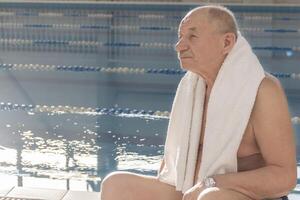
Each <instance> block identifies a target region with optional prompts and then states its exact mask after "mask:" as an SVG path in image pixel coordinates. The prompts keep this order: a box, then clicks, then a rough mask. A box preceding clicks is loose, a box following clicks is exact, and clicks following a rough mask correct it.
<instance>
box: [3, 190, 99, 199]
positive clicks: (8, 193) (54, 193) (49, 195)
mask: <svg viewBox="0 0 300 200" xmlns="http://www.w3.org/2000/svg"><path fill="white" fill-rule="evenodd" d="M0 196H1V197H13V198H18V199H20V200H22V198H23V199H39V200H100V193H99V192H82V191H70V190H56V189H42V188H29V187H12V188H7V189H0ZM1 197H0V199H6V198H1ZM13 198H12V200H13ZM7 199H9V198H7Z"/></svg>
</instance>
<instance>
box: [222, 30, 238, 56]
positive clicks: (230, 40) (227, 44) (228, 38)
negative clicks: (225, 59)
mask: <svg viewBox="0 0 300 200" xmlns="http://www.w3.org/2000/svg"><path fill="white" fill-rule="evenodd" d="M223 41H224V43H223V48H224V49H223V53H224V55H226V54H228V53H229V52H230V50H231V49H232V48H233V46H234V44H235V42H236V36H235V34H234V33H225V34H224V39H223Z"/></svg>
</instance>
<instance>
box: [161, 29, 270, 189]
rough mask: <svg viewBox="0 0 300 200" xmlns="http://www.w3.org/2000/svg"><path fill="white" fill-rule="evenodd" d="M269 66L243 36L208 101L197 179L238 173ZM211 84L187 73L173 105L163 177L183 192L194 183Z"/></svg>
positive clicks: (222, 69)
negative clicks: (240, 154)
mask: <svg viewBox="0 0 300 200" xmlns="http://www.w3.org/2000/svg"><path fill="white" fill-rule="evenodd" d="M264 77H265V73H264V70H263V68H262V66H261V64H260V63H259V61H258V59H257V57H256V56H255V55H254V53H253V52H252V49H251V47H250V45H249V44H248V42H247V41H246V40H245V38H244V37H243V36H242V35H240V34H239V36H238V39H237V42H236V43H235V45H234V47H233V49H232V50H231V51H230V53H229V54H228V55H227V57H226V59H225V61H224V63H223V64H222V66H221V68H220V70H219V72H218V75H217V78H216V80H215V82H214V85H213V88H212V90H211V94H210V97H209V101H208V108H207V116H206V127H205V134H204V141H203V152H202V160H201V164H200V169H199V170H200V171H199V174H198V180H197V182H200V181H202V180H203V179H204V178H205V177H208V176H212V175H216V174H225V173H229V172H237V151H238V148H239V146H240V143H241V140H242V137H243V134H244V131H245V129H246V126H247V124H248V121H249V118H250V114H251V111H252V108H253V105H254V102H255V98H256V94H257V90H258V87H259V85H260V83H261V81H262V79H263V78H264ZM205 90H206V85H205V81H204V79H203V78H202V77H201V76H198V75H197V74H195V73H192V72H187V73H186V74H185V76H184V77H183V78H182V79H181V81H180V83H179V85H178V88H177V91H176V95H175V98H174V101H173V105H172V111H171V115H170V120H169V126H168V132H167V139H166V143H165V152H164V154H165V155H164V159H165V166H164V168H163V169H162V171H161V172H160V174H159V175H158V178H159V180H160V181H162V182H165V183H168V184H171V185H174V186H176V190H180V191H182V192H183V193H184V192H186V191H187V190H188V189H189V188H191V187H192V186H193V182H194V176H195V168H196V161H197V156H198V146H199V142H200V133H201V122H202V114H203V104H204V98H205Z"/></svg>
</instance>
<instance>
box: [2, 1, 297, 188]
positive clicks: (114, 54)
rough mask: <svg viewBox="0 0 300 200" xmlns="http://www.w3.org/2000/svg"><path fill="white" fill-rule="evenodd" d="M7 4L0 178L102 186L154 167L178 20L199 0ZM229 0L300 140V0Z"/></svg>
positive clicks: (170, 88) (174, 70) (172, 78)
mask: <svg viewBox="0 0 300 200" xmlns="http://www.w3.org/2000/svg"><path fill="white" fill-rule="evenodd" d="M0 4H1V6H0V58H1V64H0V69H1V71H0V81H1V84H0V89H1V94H2V95H1V99H0V110H1V112H0V118H1V120H0V130H1V134H0V145H1V148H0V180H1V181H5V185H6V186H8V185H19V186H39V187H47V188H56V189H72V190H88V191H99V186H100V182H101V179H102V178H103V177H104V176H105V175H106V174H108V173H109V172H111V171H114V170H129V171H134V172H138V173H144V174H151V175H154V174H156V170H157V169H158V167H159V162H160V159H161V156H162V154H163V145H164V140H165V133H166V129H167V123H168V114H169V111H170V108H171V103H172V100H173V97H174V94H175V90H176V87H177V84H178V81H179V80H180V78H181V76H182V75H183V74H184V72H183V71H182V70H181V69H180V67H179V64H178V61H177V59H176V57H177V56H176V53H175V51H174V50H173V49H174V44H175V42H176V40H177V26H178V24H179V22H180V20H181V18H182V16H184V15H185V13H186V12H187V11H188V10H189V9H191V8H193V7H195V4H180V5H179V4H174V5H169V4H147V5H144V4H138V3H135V4H130V3H128V4H125V3H123V4H121V3H120V4H115V3H86V4H83V3H4V2H2V3H0ZM229 7H230V8H231V9H232V10H233V11H234V12H235V14H236V16H237V19H238V21H239V24H240V28H241V31H242V32H243V34H244V35H245V37H246V38H247V39H248V40H249V42H250V43H251V44H252V46H253V49H254V50H255V52H256V54H257V55H258V56H259V58H260V60H261V62H262V64H263V66H264V67H265V69H266V70H267V71H269V72H271V73H273V74H274V75H275V76H277V77H279V79H280V80H281V82H282V85H283V86H284V88H285V91H286V93H287V95H288V101H289V105H290V111H291V115H292V119H291V120H293V124H294V128H295V136H296V138H298V133H299V123H300V119H299V116H300V106H299V99H300V96H299V94H300V92H299V79H300V75H299V74H300V70H299V67H298V63H299V59H300V53H299V52H300V40H299V36H300V31H299V27H298V24H299V21H300V14H299V13H300V7H295V6H294V7H289V6H281V7H276V6H254V5H253V6H243V5H229ZM297 150H298V151H300V147H299V146H297ZM299 155H300V154H299V153H298V156H299ZM298 160H300V159H299V157H298ZM295 192H297V190H295Z"/></svg>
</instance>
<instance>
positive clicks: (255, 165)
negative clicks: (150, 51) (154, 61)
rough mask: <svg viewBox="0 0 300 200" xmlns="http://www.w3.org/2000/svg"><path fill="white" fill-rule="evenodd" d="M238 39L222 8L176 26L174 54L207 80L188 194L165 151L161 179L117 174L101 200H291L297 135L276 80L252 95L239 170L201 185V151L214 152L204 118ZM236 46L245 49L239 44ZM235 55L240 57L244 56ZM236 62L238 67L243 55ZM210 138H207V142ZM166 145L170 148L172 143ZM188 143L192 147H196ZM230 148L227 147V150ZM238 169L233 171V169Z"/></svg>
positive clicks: (201, 11)
mask: <svg viewBox="0 0 300 200" xmlns="http://www.w3.org/2000/svg"><path fill="white" fill-rule="evenodd" d="M239 37H242V36H241V35H239V33H238V30H237V25H236V20H235V17H234V15H233V14H232V12H231V11H229V10H228V9H226V8H225V7H222V6H204V7H198V8H195V9H193V10H192V11H190V12H189V13H188V14H187V15H186V16H185V17H184V19H183V20H182V21H181V23H180V26H179V38H178V40H179V41H178V43H177V44H176V51H177V52H178V56H179V59H180V63H181V66H182V68H184V69H186V70H188V71H190V72H192V73H194V74H196V75H198V76H199V77H202V78H203V80H204V81H205V90H204V91H205V94H204V101H203V108H201V109H203V113H202V114H203V117H202V118H201V128H200V131H199V132H200V133H199V134H200V136H201V137H199V145H198V147H197V149H196V151H195V152H197V157H196V159H195V165H194V168H193V167H192V168H191V169H194V171H193V170H192V171H193V173H192V174H193V180H192V185H191V187H188V188H187V189H183V188H184V186H182V185H184V184H182V183H179V179H180V178H179V177H181V174H180V173H179V174H178V172H180V170H179V168H176V167H175V165H180V164H182V163H177V162H179V161H178V157H176V159H177V160H175V161H174V162H172V160H171V158H168V156H169V154H166V152H168V151H170V150H169V149H167V148H166V149H165V155H164V159H163V161H162V165H161V168H160V170H159V173H158V174H159V175H158V177H152V176H144V175H138V174H133V173H128V172H115V173H112V174H110V175H109V176H107V177H106V178H105V179H104V181H103V183H102V188H101V200H140V199H142V200H182V199H183V200H252V199H286V197H285V195H287V194H288V193H289V191H290V190H292V189H293V188H294V187H295V184H296V180H297V175H296V155H295V154H296V150H295V142H294V135H293V130H292V125H291V120H290V115H289V111H288V104H287V101H286V97H285V94H284V91H283V89H282V87H281V85H280V83H279V81H278V80H277V79H276V78H274V77H272V76H271V75H269V74H267V73H266V74H265V76H264V77H263V78H262V79H261V81H259V84H258V86H257V91H256V92H257V93H255V96H254V100H255V102H254V103H253V107H251V109H250V114H251V115H250V114H249V118H248V119H247V122H246V125H245V129H242V130H244V131H243V133H242V137H241V140H240V142H239V146H238V150H237V152H236V154H235V155H234V156H235V157H236V161H237V163H236V164H237V169H236V171H234V167H233V168H232V167H231V168H230V167H227V166H222V165H220V166H217V168H216V170H215V171H216V172H217V173H215V174H214V173H210V174H209V173H208V174H206V175H209V176H206V175H205V177H204V178H201V179H199V177H201V176H200V175H199V173H200V171H201V167H202V165H201V160H202V158H203V157H202V156H204V154H202V152H203V147H204V146H205V145H206V147H207V148H208V145H209V144H206V143H205V142H204V136H205V135H206V134H207V135H209V134H212V133H210V132H207V131H209V130H205V129H206V128H208V127H207V126H206V119H207V118H206V117H207V116H206V115H207V112H208V110H209V109H211V108H209V106H208V105H210V104H209V101H210V95H211V94H212V91H213V90H214V86H215V85H214V84H215V83H216V80H217V79H218V76H223V75H222V73H223V74H224V72H223V71H224V69H222V70H223V71H222V72H221V70H220V69H221V68H222V66H223V65H226V63H227V65H228V62H229V61H228V59H231V58H229V56H228V55H229V54H230V53H231V51H233V48H234V46H235V45H237V44H236V43H237V41H238V38H239ZM239 39H240V40H239V41H240V42H241V38H239ZM234 51H237V52H238V51H239V49H235V50H234ZM237 55H240V56H242V55H243V54H237ZM255 58H256V57H255ZM235 59H237V60H238V59H239V56H236V57H235ZM243 62H244V61H242V62H241V63H243ZM257 65H259V64H257ZM224 67H225V66H224ZM224 67H223V68H224ZM239 67H241V66H239ZM247 75H248V76H251V75H250V74H244V76H245V77H246V76H247ZM219 79H220V78H219ZM218 81H220V80H218ZM216 87H217V86H216ZM219 87H222V86H219ZM249 87H251V86H249ZM245 89H246V88H245ZM215 93H216V92H215ZM215 96H216V95H215ZM215 96H214V97H215ZM178 98H179V97H178ZM237 101H238V100H237ZM173 106H174V105H173ZM193 108H194V107H193ZM172 109H173V108H172ZM220 109H222V108H220ZM220 112H222V110H221V111H220ZM224 112H225V111H224ZM171 114H172V113H171ZM228 116H229V117H231V116H230V115H228ZM207 122H208V121H207ZM226 123H227V122H226ZM228 123H230V120H229V122H228ZM177 126H178V124H177ZM237 126H238V124H237ZM211 130H213V128H212V129H211ZM168 134H171V133H168ZM168 137H170V138H171V137H172V136H167V140H168ZM205 137H207V138H208V136H205ZM205 141H206V142H207V141H209V139H207V140H205ZM228 141H230V140H228ZM238 141H239V140H238ZM210 142H211V141H210ZM168 143H169V145H170V142H168ZM221 143H222V142H221ZM188 144H191V141H189V143H188ZM216 145H219V144H218V143H217V144H216ZM228 146H230V144H226V146H224V147H226V148H227V147H228ZM216 148H217V147H216ZM226 148H224V151H226ZM175 149H176V148H175ZM177 150H178V148H177ZM232 152H235V151H232ZM204 153H205V152H204ZM206 154H207V155H210V152H208V151H206ZM176 155H177V154H176ZM221 157H222V155H220V158H221ZM223 157H224V156H223ZM207 159H208V160H209V156H206V160H207ZM186 160H188V159H186ZM223 160H226V156H225V157H224V158H223V159H221V161H220V163H222V162H223ZM233 160H234V159H233ZM166 161H168V162H166ZM213 161H214V162H217V161H215V160H213ZM224 162H225V163H226V162H227V161H224ZM230 162H231V161H230ZM214 164H215V163H214ZM229 164H232V163H229ZM234 164H235V163H233V165H232V166H235V165H234ZM173 165H174V166H173ZM184 165H185V164H184ZM191 166H193V165H191ZM212 166H213V165H212ZM230 166H231V165H230ZM172 167H173V168H174V169H172ZM203 167H204V165H203ZM184 169H185V171H184V172H183V173H187V170H188V168H184ZM220 169H221V170H220ZM172 170H173V171H174V173H173V172H172V173H173V174H172V173H171V171H172ZM202 171H203V170H202ZM208 171H209V167H208ZM168 173H171V174H172V175H174V174H176V173H177V175H176V178H172V177H171V179H170V181H168V180H169V179H168V177H167V178H164V177H163V176H167V175H165V174H168ZM183 179H184V180H185V179H186V178H185V177H184V178H183ZM185 181H186V180H185ZM187 182H188V181H187ZM187 186H189V184H187ZM187 186H186V187H187Z"/></svg>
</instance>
